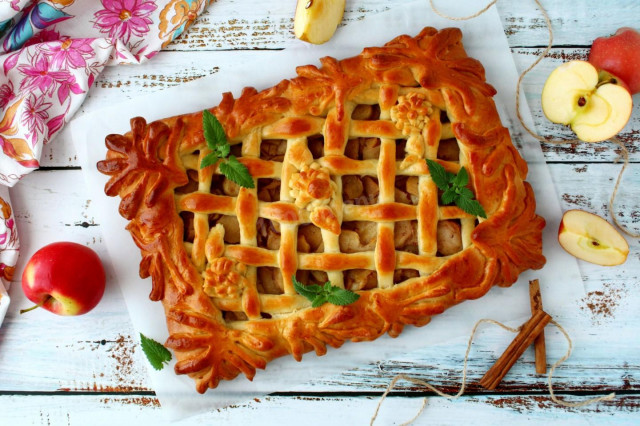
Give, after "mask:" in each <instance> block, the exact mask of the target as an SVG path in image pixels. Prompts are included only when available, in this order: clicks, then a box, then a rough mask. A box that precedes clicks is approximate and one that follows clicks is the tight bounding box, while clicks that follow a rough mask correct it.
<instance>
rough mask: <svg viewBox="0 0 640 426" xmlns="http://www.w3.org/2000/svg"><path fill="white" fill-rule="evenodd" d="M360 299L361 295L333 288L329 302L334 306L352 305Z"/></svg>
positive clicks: (328, 298)
mask: <svg viewBox="0 0 640 426" xmlns="http://www.w3.org/2000/svg"><path fill="white" fill-rule="evenodd" d="M359 298H360V295H359V294H357V293H354V292H352V291H349V290H345V289H343V288H340V287H333V288H332V289H331V293H330V294H329V297H327V301H328V302H329V303H332V304H334V305H341V306H343V305H350V304H352V303H353V302H355V301H356V300H358V299H359Z"/></svg>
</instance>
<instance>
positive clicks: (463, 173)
mask: <svg viewBox="0 0 640 426" xmlns="http://www.w3.org/2000/svg"><path fill="white" fill-rule="evenodd" d="M468 183H469V175H468V174H467V170H466V169H465V168H464V167H460V170H459V171H458V174H457V175H456V177H455V178H454V179H453V185H454V186H457V187H459V188H460V187H463V186H467V184H468Z"/></svg>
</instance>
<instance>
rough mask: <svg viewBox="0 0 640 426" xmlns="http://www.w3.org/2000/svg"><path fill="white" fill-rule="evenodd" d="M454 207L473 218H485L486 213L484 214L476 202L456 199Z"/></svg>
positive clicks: (461, 198)
mask: <svg viewBox="0 0 640 426" xmlns="http://www.w3.org/2000/svg"><path fill="white" fill-rule="evenodd" d="M456 206H458V207H460V208H461V209H462V210H464V211H465V212H467V213H469V214H471V215H473V216H480V217H482V218H485V219H486V218H487V213H485V211H484V209H483V208H482V205H481V204H480V203H479V202H478V200H472V199H470V198H467V197H458V198H457V199H456Z"/></svg>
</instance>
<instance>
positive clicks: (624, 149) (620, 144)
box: [429, 0, 640, 238]
mask: <svg viewBox="0 0 640 426" xmlns="http://www.w3.org/2000/svg"><path fill="white" fill-rule="evenodd" d="M433 1H434V0H429V3H430V5H431V9H432V10H433V12H435V13H436V14H437V15H439V16H441V17H443V18H445V19H450V20H452V21H466V20H469V19H472V18H475V17H478V16H480V15H482V14H483V13H485V12H486V11H487V10H489V8H490V7H491V6H493V5H494V4H496V2H497V1H498V0H492V1H491V2H489V3H488V4H487V5H486V6H485V7H484V8H482V9H481V10H479V11H478V12H476V13H474V14H472V15H469V16H463V17H455V16H449V15H447V14H444V13H442V12H441V11H439V10H438V9H437V8H436V6H435V5H434V3H433ZM533 1H534V2H535V3H536V5H537V6H538V9H539V10H540V12H541V13H542V16H543V17H544V22H545V24H546V26H547V31H548V33H549V40H548V43H547V47H546V48H545V49H544V50H543V51H542V53H540V54H539V55H538V57H537V58H536V60H535V61H533V63H532V64H531V65H529V67H528V68H527V69H526V70H524V71H523V72H522V73H521V74H520V76H519V77H518V84H517V85H516V115H517V117H518V120H519V121H520V124H521V125H522V127H523V128H524V129H525V130H526V131H527V133H529V134H530V135H531V136H532V137H533V138H535V139H536V140H538V141H540V142H543V143H547V144H550V145H563V144H569V143H572V144H579V143H588V142H584V141H581V140H580V139H575V138H574V139H553V138H551V137H548V138H546V137H542V136H540V135H539V134H538V133H536V132H535V131H534V130H532V129H531V128H529V126H527V125H526V124H525V122H524V120H523V119H522V115H521V114H520V86H521V85H522V80H523V79H524V76H525V75H527V74H528V73H529V71H531V70H532V69H533V68H535V67H536V65H538V64H539V63H540V62H541V61H542V60H543V59H544V58H545V57H546V56H547V54H548V53H549V52H550V51H551V47H552V46H553V30H552V29H551V19H550V18H549V14H548V13H547V11H546V10H545V8H544V7H543V6H542V4H540V1H539V0H533ZM609 141H610V142H612V143H614V144H615V145H617V146H618V147H619V148H620V151H621V152H620V157H619V158H622V160H623V161H624V164H623V165H622V169H620V172H619V173H618V178H617V179H616V184H615V186H614V187H613V192H612V193H611V198H610V199H609V212H610V215H611V220H613V223H615V224H616V226H617V227H618V228H620V230H621V231H622V232H624V233H625V234H627V235H628V236H630V237H632V238H640V233H638V232H633V231H631V230H629V229H628V228H627V227H626V226H624V225H623V224H621V223H620V222H619V221H618V217H617V216H618V215H617V214H616V213H615V209H614V202H615V198H616V195H617V194H618V189H619V188H620V182H621V181H622V175H623V173H624V171H625V169H626V168H627V166H628V165H629V151H628V150H627V147H626V146H625V145H624V143H623V142H622V141H621V140H620V139H619V138H618V137H617V136H614V137H612V138H611V139H610V140H609ZM602 142H606V141H601V142H596V143H602ZM616 161H617V160H616Z"/></svg>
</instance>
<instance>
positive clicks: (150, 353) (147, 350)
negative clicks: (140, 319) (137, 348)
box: [140, 333, 171, 370]
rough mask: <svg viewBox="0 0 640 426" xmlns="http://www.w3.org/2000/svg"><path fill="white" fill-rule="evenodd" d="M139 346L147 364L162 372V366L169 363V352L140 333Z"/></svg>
mask: <svg viewBox="0 0 640 426" xmlns="http://www.w3.org/2000/svg"><path fill="white" fill-rule="evenodd" d="M140 344H141V346H142V352H144V354H145V355H146V356H147V359H148V360H149V363H150V364H151V366H152V367H153V368H155V369H156V370H162V369H163V368H164V364H165V363H168V362H169V361H171V352H169V350H168V349H167V348H165V347H164V346H162V344H160V343H158V342H156V341H155V340H153V339H150V338H148V337H147V336H145V335H144V334H142V333H140Z"/></svg>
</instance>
